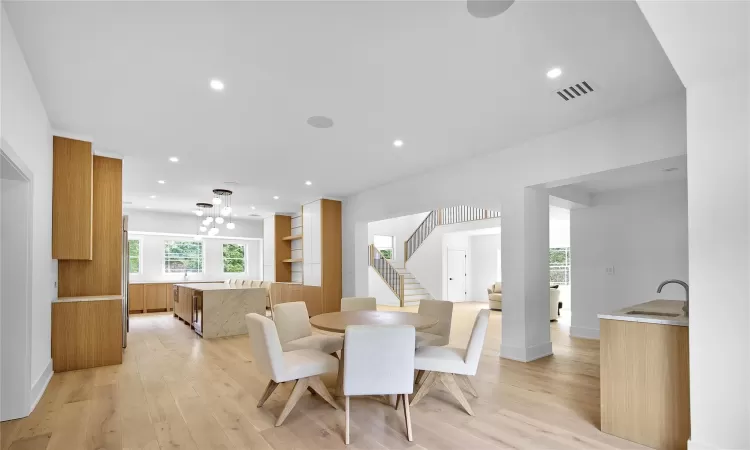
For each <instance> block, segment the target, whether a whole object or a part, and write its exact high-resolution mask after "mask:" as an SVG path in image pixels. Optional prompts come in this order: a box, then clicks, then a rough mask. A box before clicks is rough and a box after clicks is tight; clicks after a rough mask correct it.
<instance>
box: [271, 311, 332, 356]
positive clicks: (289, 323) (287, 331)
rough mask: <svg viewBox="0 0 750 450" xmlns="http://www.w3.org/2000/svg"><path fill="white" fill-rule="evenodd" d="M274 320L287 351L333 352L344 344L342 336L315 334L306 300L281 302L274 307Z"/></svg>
mask: <svg viewBox="0 0 750 450" xmlns="http://www.w3.org/2000/svg"><path fill="white" fill-rule="evenodd" d="M273 320H274V322H276V328H277V329H278V332H279V339H280V340H281V348H282V349H283V350H284V351H285V352H288V351H292V350H302V349H314V350H320V351H322V352H325V353H328V354H333V353H335V352H337V351H339V350H341V349H342V348H343V346H344V339H343V338H342V337H341V336H330V335H327V334H313V332H312V327H311V326H310V316H309V315H308V314H307V305H305V302H289V303H280V304H278V305H275V306H274V308H273Z"/></svg>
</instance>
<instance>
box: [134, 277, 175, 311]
mask: <svg viewBox="0 0 750 450" xmlns="http://www.w3.org/2000/svg"><path fill="white" fill-rule="evenodd" d="M128 288H129V289H130V290H129V296H128V310H129V311H130V312H131V313H133V314H138V313H146V312H159V311H171V310H172V308H173V305H174V294H173V292H172V290H173V285H172V283H131V284H130V285H129V286H128Z"/></svg>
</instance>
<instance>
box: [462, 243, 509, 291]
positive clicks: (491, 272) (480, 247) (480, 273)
mask: <svg viewBox="0 0 750 450" xmlns="http://www.w3.org/2000/svg"><path fill="white" fill-rule="evenodd" d="M500 239H501V237H500V234H499V233H498V234H487V235H477V236H469V254H470V255H471V256H470V258H469V264H470V266H471V271H470V272H469V274H470V275H469V290H468V291H469V294H468V298H469V299H470V300H473V301H487V300H488V297H487V288H488V287H490V285H492V284H493V283H495V282H497V281H503V280H502V266H501V264H500V261H499V258H498V252H499V251H500Z"/></svg>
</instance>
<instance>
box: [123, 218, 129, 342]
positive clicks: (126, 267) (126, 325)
mask: <svg viewBox="0 0 750 450" xmlns="http://www.w3.org/2000/svg"><path fill="white" fill-rule="evenodd" d="M129 284H130V245H128V216H122V348H125V347H127V346H128V331H129V329H130V316H129V312H128V286H129Z"/></svg>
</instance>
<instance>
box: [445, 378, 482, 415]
mask: <svg viewBox="0 0 750 450" xmlns="http://www.w3.org/2000/svg"><path fill="white" fill-rule="evenodd" d="M440 381H442V382H443V384H444V385H445V387H446V388H448V391H449V392H450V393H451V394H453V396H454V397H455V398H456V400H458V403H460V404H461V406H463V407H464V409H465V410H466V412H467V413H469V415H470V416H473V415H474V411H472V409H471V406H470V405H469V402H468V401H467V400H466V397H464V393H463V392H461V388H459V387H458V384H456V379H455V378H454V377H453V374H452V373H441V374H440Z"/></svg>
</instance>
